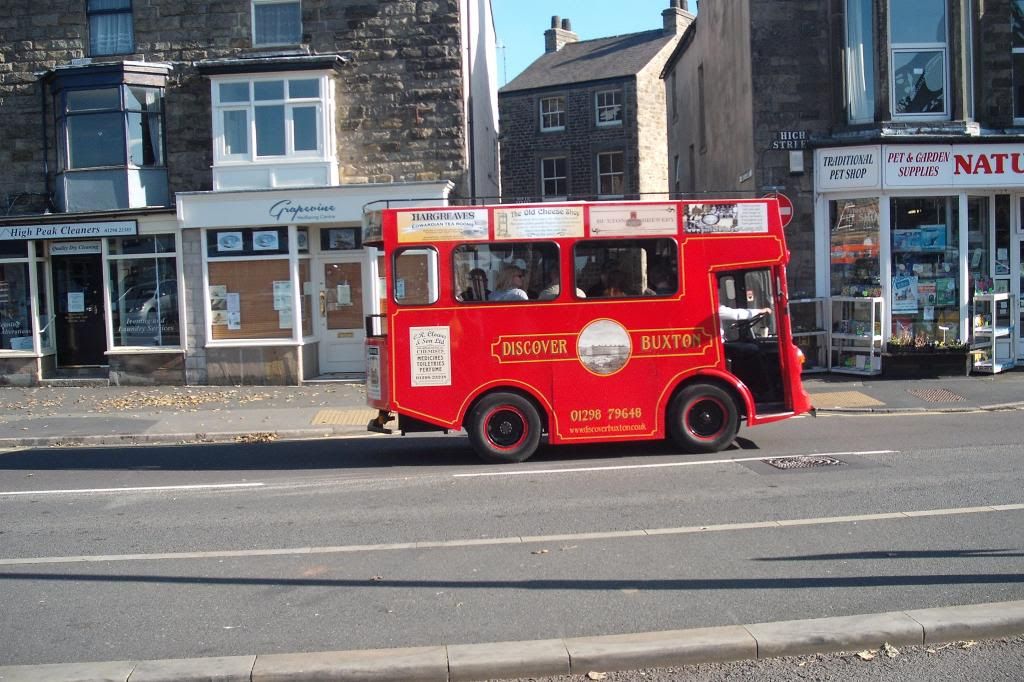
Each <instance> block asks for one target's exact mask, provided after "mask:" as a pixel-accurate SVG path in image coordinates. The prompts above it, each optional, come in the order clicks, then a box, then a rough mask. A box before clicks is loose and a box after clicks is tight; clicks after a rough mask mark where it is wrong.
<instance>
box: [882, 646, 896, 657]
mask: <svg viewBox="0 0 1024 682" xmlns="http://www.w3.org/2000/svg"><path fill="white" fill-rule="evenodd" d="M882 651H884V652H885V655H886V656H888V657H889V658H896V657H897V656H899V655H900V650H899V649H897V648H896V647H894V646H893V645H891V644H889V643H888V642H886V643H885V644H883V645H882Z"/></svg>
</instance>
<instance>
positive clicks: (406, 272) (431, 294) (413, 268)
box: [394, 247, 437, 305]
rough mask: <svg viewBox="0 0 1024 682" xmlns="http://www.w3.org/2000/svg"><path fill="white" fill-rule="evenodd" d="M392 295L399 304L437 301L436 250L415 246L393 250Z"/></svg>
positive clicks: (420, 303)
mask: <svg viewBox="0 0 1024 682" xmlns="http://www.w3.org/2000/svg"><path fill="white" fill-rule="evenodd" d="M394 296H395V303H398V304H399V305H430V304H432V303H437V251H435V250H434V249H432V248H422V247H415V248H409V249H401V250H400V251H396V252H395V268H394Z"/></svg>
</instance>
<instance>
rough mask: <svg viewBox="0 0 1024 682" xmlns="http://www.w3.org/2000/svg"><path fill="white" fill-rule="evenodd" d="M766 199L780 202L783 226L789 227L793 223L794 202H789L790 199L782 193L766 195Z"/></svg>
mask: <svg viewBox="0 0 1024 682" xmlns="http://www.w3.org/2000/svg"><path fill="white" fill-rule="evenodd" d="M765 197H767V198H769V199H771V198H775V199H778V200H779V215H780V216H781V217H782V226H783V227H785V226H786V225H789V224H790V223H791V222H792V221H793V202H792V201H790V200H789V197H787V196H786V195H785V194H782V193H781V192H773V193H772V194H766V195H765Z"/></svg>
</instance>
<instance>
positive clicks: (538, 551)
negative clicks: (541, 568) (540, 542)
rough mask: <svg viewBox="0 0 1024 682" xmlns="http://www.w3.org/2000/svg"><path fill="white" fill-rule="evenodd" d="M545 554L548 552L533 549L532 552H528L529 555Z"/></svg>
mask: <svg viewBox="0 0 1024 682" xmlns="http://www.w3.org/2000/svg"><path fill="white" fill-rule="evenodd" d="M547 553H548V550H546V549H535V550H533V551H532V552H530V554H547Z"/></svg>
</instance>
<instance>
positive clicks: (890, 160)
mask: <svg viewBox="0 0 1024 682" xmlns="http://www.w3.org/2000/svg"><path fill="white" fill-rule="evenodd" d="M814 166H815V168H814V171H815V173H814V182H815V186H816V188H817V190H818V191H819V192H834V191H845V190H854V189H931V188H937V187H948V188H958V187H1007V188H1011V187H1024V144H1006V145H996V144H959V145H948V144H947V145H876V146H867V147H844V148H832V149H820V150H818V152H817V153H816V154H815V163H814Z"/></svg>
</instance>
